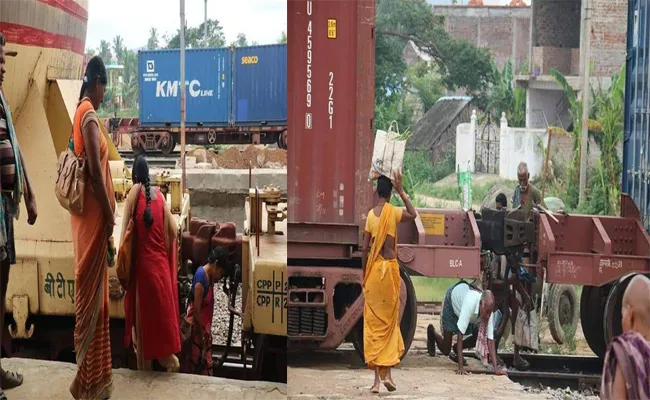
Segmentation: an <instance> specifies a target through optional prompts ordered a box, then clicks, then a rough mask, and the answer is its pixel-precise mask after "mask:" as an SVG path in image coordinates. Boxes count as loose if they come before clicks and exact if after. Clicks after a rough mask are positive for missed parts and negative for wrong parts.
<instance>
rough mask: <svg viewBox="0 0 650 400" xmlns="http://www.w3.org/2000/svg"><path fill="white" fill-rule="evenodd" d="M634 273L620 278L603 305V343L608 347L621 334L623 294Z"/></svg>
mask: <svg viewBox="0 0 650 400" xmlns="http://www.w3.org/2000/svg"><path fill="white" fill-rule="evenodd" d="M636 275H637V274H636V273H631V274H628V275H625V276H623V277H621V278H620V279H619V280H618V281H616V283H615V284H614V286H613V287H612V290H611V291H610V292H609V296H607V302H606V303H605V316H604V326H603V329H604V333H605V343H607V344H608V345H609V343H611V342H612V339H614V338H615V337H616V336H618V335H620V334H621V333H623V326H622V325H621V324H622V320H623V310H622V307H623V293H625V289H627V286H628V285H629V284H630V281H631V280H632V278H633V277H634V276H636Z"/></svg>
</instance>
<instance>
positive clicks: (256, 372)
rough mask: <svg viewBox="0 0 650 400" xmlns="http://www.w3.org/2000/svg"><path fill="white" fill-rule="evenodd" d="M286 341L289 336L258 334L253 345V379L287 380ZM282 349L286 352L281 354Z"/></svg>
mask: <svg viewBox="0 0 650 400" xmlns="http://www.w3.org/2000/svg"><path fill="white" fill-rule="evenodd" d="M286 342H287V338H286V337H282V336H271V335H262V334H260V335H257V337H256V338H255V341H254V345H253V348H254V353H253V379H255V380H267V381H272V382H284V383H286V382H287V356H286V348H287V345H286ZM283 343H284V346H282V344H283ZM282 349H283V352H284V354H279V352H278V350H282ZM280 352H281V351H280Z"/></svg>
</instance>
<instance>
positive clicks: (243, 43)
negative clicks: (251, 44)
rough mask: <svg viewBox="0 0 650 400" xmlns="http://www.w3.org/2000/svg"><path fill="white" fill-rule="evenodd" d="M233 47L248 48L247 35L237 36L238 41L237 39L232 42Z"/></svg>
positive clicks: (239, 34)
mask: <svg viewBox="0 0 650 400" xmlns="http://www.w3.org/2000/svg"><path fill="white" fill-rule="evenodd" d="M232 45H233V46H235V47H246V46H248V40H246V34H245V33H241V32H240V33H238V34H237V39H235V41H234V42H232Z"/></svg>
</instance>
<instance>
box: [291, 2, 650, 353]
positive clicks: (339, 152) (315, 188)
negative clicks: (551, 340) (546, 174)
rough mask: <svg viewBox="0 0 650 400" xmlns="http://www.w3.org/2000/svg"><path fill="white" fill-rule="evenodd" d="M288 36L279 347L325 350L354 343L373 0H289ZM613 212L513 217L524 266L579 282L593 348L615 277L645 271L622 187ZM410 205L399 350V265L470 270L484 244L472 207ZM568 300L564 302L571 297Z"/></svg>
mask: <svg viewBox="0 0 650 400" xmlns="http://www.w3.org/2000/svg"><path fill="white" fill-rule="evenodd" d="M287 36H288V37H289V38H290V40H289V43H288V46H289V48H288V57H289V60H288V79H289V81H288V88H289V92H288V93H289V96H288V126H290V127H291V130H292V141H293V142H292V146H291V148H289V150H288V152H289V154H288V156H289V170H288V196H289V200H288V201H289V229H288V235H289V236H288V257H289V259H288V274H289V299H290V300H289V302H288V325H287V335H288V340H289V341H290V344H289V346H288V348H289V349H292V350H294V349H301V348H302V349H333V348H336V347H338V346H339V345H340V344H341V343H342V342H343V341H345V340H349V341H352V342H353V344H354V345H355V347H356V348H357V350H358V351H362V346H363V322H362V319H363V295H362V294H361V293H362V289H361V283H362V271H361V255H360V243H361V238H362V234H363V227H364V225H365V219H366V215H367V212H368V210H370V208H371V206H372V204H373V193H372V191H373V189H372V185H371V184H370V183H369V182H368V181H367V176H368V169H369V166H370V158H371V153H372V142H373V136H374V130H375V127H374V126H373V117H374V62H375V48H374V46H375V1H374V0H354V1H353V0H338V1H328V0H289V1H288V35H287ZM622 210H623V212H622V214H623V216H622V217H602V216H578V215H569V216H564V215H558V216H549V215H546V214H543V213H541V214H535V217H534V218H533V221H532V222H530V223H524V224H523V225H521V224H520V226H518V227H519V228H521V236H522V237H524V236H525V237H526V239H527V242H528V243H529V246H530V249H531V254H533V255H534V257H533V258H534V260H533V262H534V265H531V266H530V267H531V270H534V273H535V274H536V275H537V276H538V281H540V282H542V281H544V280H546V281H547V282H549V283H568V284H577V285H585V287H584V289H583V292H582V299H581V314H582V315H581V316H582V318H581V319H582V326H583V330H584V333H585V337H586V339H587V341H588V343H589V345H590V347H591V348H592V349H593V350H594V352H595V353H596V354H598V355H600V356H602V355H603V354H604V349H605V346H606V343H607V342H608V341H609V340H610V339H611V336H612V335H615V334H616V333H617V332H620V318H621V316H620V299H621V294H622V291H623V290H624V288H625V286H626V284H627V281H626V280H625V279H620V278H621V277H624V276H625V275H626V274H628V273H630V272H632V271H641V272H650V237H649V236H648V234H647V232H646V231H645V230H644V229H643V227H642V226H641V224H640V222H639V212H638V210H637V209H636V207H635V205H634V204H633V202H632V201H631V200H630V199H629V198H628V197H626V196H623V197H622ZM418 212H419V217H418V218H417V219H416V220H415V221H414V222H412V223H409V224H402V225H401V226H400V227H399V232H398V241H399V243H398V260H399V262H400V264H401V267H402V268H401V276H402V290H401V300H402V304H401V308H400V311H401V313H402V321H401V330H402V335H403V337H404V343H405V346H406V350H407V351H408V348H409V346H410V344H411V342H412V339H413V335H414V333H415V327H416V322H417V321H416V320H417V303H416V298H415V291H414V289H413V284H412V283H411V280H410V278H409V274H410V275H422V276H429V277H456V278H461V277H462V278H477V277H479V276H480V275H481V256H480V254H481V245H482V244H483V246H485V242H482V241H481V233H480V232H481V230H480V229H479V225H480V221H477V218H479V217H480V216H478V214H475V213H474V212H473V211H469V212H464V211H462V210H437V209H419V210H418ZM501 220H502V223H503V217H502V218H501ZM506 225H507V224H506ZM507 227H508V228H512V227H513V226H512V224H510V225H507ZM502 231H503V227H502ZM501 236H502V237H501V238H498V240H502V241H503V240H504V238H503V235H501ZM510 239H512V238H510ZM484 240H485V239H484ZM570 306H571V307H573V308H574V310H575V308H576V307H577V304H570Z"/></svg>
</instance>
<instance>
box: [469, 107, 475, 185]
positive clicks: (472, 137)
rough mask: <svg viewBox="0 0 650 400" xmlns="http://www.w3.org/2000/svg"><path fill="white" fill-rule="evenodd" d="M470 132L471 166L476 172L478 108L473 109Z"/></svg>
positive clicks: (471, 169)
mask: <svg viewBox="0 0 650 400" xmlns="http://www.w3.org/2000/svg"><path fill="white" fill-rule="evenodd" d="M470 126H471V129H470V132H469V140H468V143H467V145H468V146H469V148H470V151H469V153H470V155H471V156H470V158H469V168H470V171H472V173H474V172H476V167H475V164H476V129H477V126H476V110H472V118H471V119H470Z"/></svg>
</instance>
